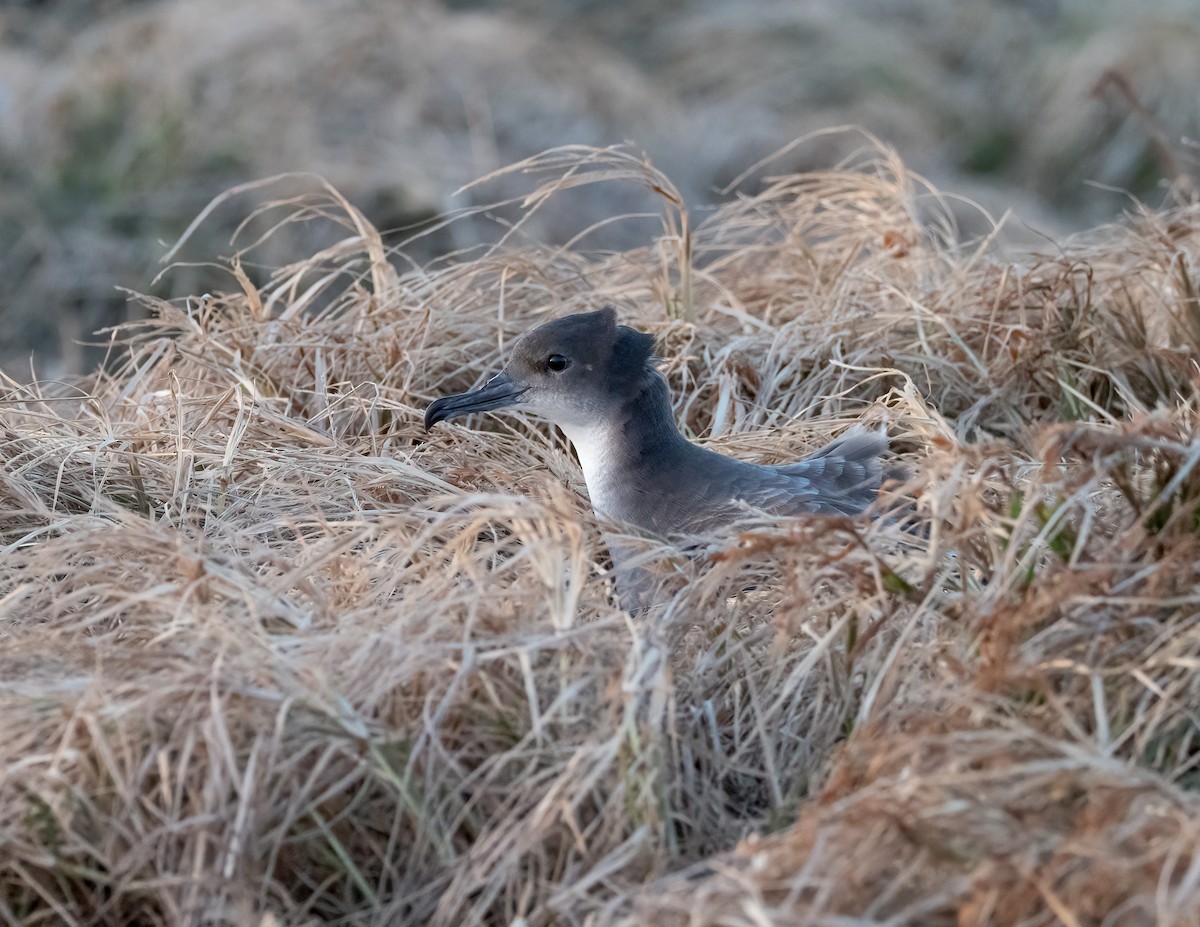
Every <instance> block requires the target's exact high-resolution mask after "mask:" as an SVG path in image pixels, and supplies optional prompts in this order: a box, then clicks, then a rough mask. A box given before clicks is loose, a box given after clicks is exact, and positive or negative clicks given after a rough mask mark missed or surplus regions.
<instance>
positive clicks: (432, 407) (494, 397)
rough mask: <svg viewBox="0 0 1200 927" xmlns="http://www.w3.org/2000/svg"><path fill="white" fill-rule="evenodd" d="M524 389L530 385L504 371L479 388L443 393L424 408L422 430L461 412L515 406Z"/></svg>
mask: <svg viewBox="0 0 1200 927" xmlns="http://www.w3.org/2000/svg"><path fill="white" fill-rule="evenodd" d="M527 389H529V387H527V386H522V385H521V384H519V383H517V382H516V381H515V380H513V378H512V377H510V376H509V375H508V374H507V373H498V374H496V375H495V376H494V377H492V378H491V379H490V380H488V381H487V382H486V383H485V384H483V386H481V387H480V388H479V389H475V390H471V391H470V392H469V393H457V394H456V395H454V396H443V397H442V398H441V399H435V400H434V401H433V402H431V403H430V404H429V408H428V409H426V410H425V430H426V431H428V430H429V429H430V428H432V427H433V426H434V425H436V424H437V423H438V422H445V421H448V420H450V419H452V418H458V417H459V416H460V415H470V414H471V413H472V412H487V411H489V410H491V409H503V408H504V407H505V406H511V405H515V404H516V402H517V400H518V399H519V398H520V397H521V395H522V394H523V393H524V392H525V391H526V390H527Z"/></svg>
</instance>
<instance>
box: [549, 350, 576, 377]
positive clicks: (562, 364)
mask: <svg viewBox="0 0 1200 927" xmlns="http://www.w3.org/2000/svg"><path fill="white" fill-rule="evenodd" d="M546 366H547V367H549V368H550V369H551V370H553V371H554V372H555V373H562V372H563V371H564V370H566V369H567V368H568V367H570V366H571V358H569V357H563V356H562V355H561V354H551V355H550V356H549V357H548V358H546Z"/></svg>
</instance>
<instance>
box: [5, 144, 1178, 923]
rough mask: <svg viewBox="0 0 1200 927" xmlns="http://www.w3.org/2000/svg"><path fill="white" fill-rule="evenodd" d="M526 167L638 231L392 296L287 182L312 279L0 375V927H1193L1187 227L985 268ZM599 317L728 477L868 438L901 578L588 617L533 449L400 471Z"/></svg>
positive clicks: (794, 551) (582, 512) (626, 170)
mask: <svg viewBox="0 0 1200 927" xmlns="http://www.w3.org/2000/svg"><path fill="white" fill-rule="evenodd" d="M514 171H515V172H518V173H519V172H521V171H525V172H529V173H532V174H535V175H536V174H539V172H540V176H542V177H543V178H548V179H544V183H545V186H543V187H542V188H541V189H540V190H539V192H538V193H537V194H535V195H534V196H533V197H531V198H530V200H529V201H528V202H527V204H526V205H527V208H528V209H536V208H539V205H540V204H541V203H543V202H546V201H547V194H552V193H553V190H554V189H555V188H556V187H559V186H563V185H569V184H577V183H581V182H595V183H609V184H622V183H628V182H635V183H640V184H642V185H643V186H644V187H646V188H648V189H649V190H650V191H652V193H651V195H653V196H655V197H658V198H659V199H660V200H661V201H662V204H663V205H662V209H663V212H664V215H665V216H666V217H667V220H666V222H665V224H664V234H663V235H662V236H661V238H659V240H657V241H656V242H654V243H653V244H652V245H650V246H648V247H646V248H644V249H642V250H635V251H628V252H622V253H617V254H609V255H596V254H588V253H586V251H583V250H580V249H579V248H577V247H563V248H543V247H538V246H532V245H528V244H526V243H525V242H523V241H522V240H521V237H520V229H519V227H518V228H517V229H516V230H514V231H513V232H512V233H511V234H510V235H509V236H508V237H507V238H506V240H505V241H504V242H503V243H502V244H501V245H498V246H497V247H494V248H491V249H489V250H487V251H484V252H481V253H473V254H467V255H459V256H458V259H456V260H450V261H445V262H441V263H438V264H434V265H431V266H427V267H412V268H410V267H408V266H407V265H405V263H404V261H403V260H394V261H389V258H388V255H387V254H385V252H384V249H383V247H382V245H381V243H380V240H379V237H378V235H377V234H376V233H375V231H374V230H373V229H372V228H371V227H370V226H369V225H368V224H367V223H366V222H365V220H363V219H362V217H361V216H360V215H358V213H356V212H355V210H353V209H352V208H351V207H349V205H348V204H347V203H346V202H345V201H344V200H342V199H341V198H340V197H339V196H338V195H337V194H336V193H335V192H334V191H332V190H331V189H327V188H322V189H320V190H317V191H316V192H314V194H313V195H312V196H311V197H308V198H307V199H306V200H305V201H304V202H296V201H291V202H288V203H286V204H280V205H278V206H277V207H270V206H269V207H266V212H265V213H264V215H267V216H271V215H274V216H276V217H277V218H278V220H279V221H281V222H282V221H298V220H305V221H335V222H340V223H342V224H343V225H344V227H345V237H344V239H343V240H342V241H341V242H340V243H339V244H338V245H336V246H334V247H331V248H330V249H328V250H326V251H324V252H322V253H320V254H316V255H313V256H311V257H309V258H307V259H304V260H302V261H299V262H298V263H296V264H294V265H292V266H289V267H284V268H281V269H280V270H279V271H278V272H277V273H275V275H274V276H273V278H272V280H271V282H270V283H269V285H267V286H265V287H263V288H261V289H258V288H255V287H254V286H252V285H251V284H250V283H249V281H248V279H247V278H246V276H245V275H244V274H241V273H239V272H238V269H237V264H236V263H235V264H234V265H233V269H232V271H231V276H230V281H231V286H230V290H229V292H228V293H225V294H219V295H197V296H196V297H194V298H192V299H189V300H187V301H185V302H178V303H171V304H167V303H154V304H153V305H152V307H151V308H152V309H153V311H154V318H153V321H151V322H150V323H148V324H146V325H145V326H142V327H141V328H139V329H137V330H129V331H126V332H124V333H123V334H122V337H124V338H126V339H130V340H132V341H133V349H132V352H131V354H130V356H129V359H128V361H127V362H126V363H125V365H124V367H123V368H122V369H121V370H120V371H119V372H118V373H116V374H115V375H112V376H102V377H100V378H98V379H96V380H94V381H92V382H90V383H88V384H86V385H85V386H84V387H83V388H82V389H80V390H79V391H68V390H64V389H62V388H60V387H52V386H50V385H33V386H20V385H18V384H16V383H11V382H10V383H8V384H7V386H6V387H5V390H4V395H3V399H2V404H0V447H2V449H3V456H2V457H0V463H2V466H0V553H2V557H3V561H2V567H0V641H2V646H0V757H2V759H3V767H2V771H0V861H2V863H3V865H2V866H0V920H3V921H4V922H5V923H11V924H30V925H31V924H43V923H44V924H50V923H68V924H202V923H203V924H219V923H229V924H244V923H259V924H272V923H274V924H278V923H288V924H305V923H311V924H315V923H325V922H332V923H340V924H444V925H460V924H497V925H499V924H518V923H519V924H528V925H548V924H585V923H587V924H594V925H604V924H631V925H632V924H645V923H655V924H663V925H668V924H680V925H685V924H686V925H696V927H700V925H764V924H765V925H789V924H796V923H810V924H829V925H833V924H847V923H856V924H868V923H884V922H886V923H890V924H913V925H941V924H945V925H956V927H966V925H980V927H982V925H985V924H1025V925H1040V924H1055V923H1065V924H1080V925H1083V924H1097V925H1099V924H1111V925H1135V924H1136V925H1141V924H1158V925H1185V924H1197V923H1200V915H1198V914H1197V912H1198V911H1200V825H1198V824H1197V820H1198V818H1200V816H1198V815H1197V796H1196V790H1197V786H1198V784H1200V674H1198V673H1197V670H1198V669H1200V575H1198V574H1200V567H1198V566H1197V563H1198V559H1200V557H1198V555H1200V468H1198V467H1197V464H1198V463H1200V437H1198V436H1197V424H1198V422H1197V417H1198V412H1197V398H1196V397H1197V392H1196V384H1197V375H1198V374H1197V366H1196V365H1197V358H1198V357H1200V302H1198V297H1197V291H1196V288H1195V280H1196V279H1197V275H1198V273H1200V209H1198V208H1197V206H1196V205H1195V204H1189V203H1186V202H1181V203H1180V205H1179V206H1178V207H1176V208H1173V209H1171V210H1167V211H1160V212H1152V213H1149V212H1148V213H1144V214H1139V215H1136V216H1133V217H1131V218H1130V219H1129V221H1128V222H1127V223H1126V224H1124V225H1122V226H1120V227H1114V228H1109V229H1102V230H1098V231H1097V232H1095V233H1093V234H1091V235H1089V236H1087V237H1084V238H1081V239H1078V240H1074V241H1070V242H1066V243H1062V244H1059V245H1055V246H1054V247H1053V248H1049V247H1048V248H1047V252H1046V253H1045V254H1041V255H1037V254H1031V255H1020V256H1012V255H1005V254H1003V253H1001V252H999V251H998V250H997V249H996V248H995V247H993V245H992V244H991V243H990V242H989V241H981V242H975V243H969V244H965V245H964V244H960V243H956V239H955V236H954V235H953V230H952V228H951V227H950V220H949V218H948V216H949V215H950V212H949V211H948V210H947V209H945V208H943V207H944V204H943V201H942V199H941V198H940V196H939V195H938V194H937V193H936V191H933V190H931V189H928V188H927V187H926V186H925V185H924V184H923V183H922V182H921V181H920V179H919V178H916V177H913V176H911V175H910V174H908V173H907V172H906V171H905V170H904V168H903V167H902V165H900V164H899V163H898V162H897V161H896V160H895V159H894V158H892V157H891V156H889V155H888V154H887V153H886V152H882V151H880V150H878V149H871V150H869V151H868V152H867V153H866V154H864V155H863V156H862V157H860V158H859V159H858V160H856V161H854V162H853V163H850V164H847V165H845V166H844V167H843V169H839V170H836V171H830V172H827V173H822V174H806V175H796V176H786V177H782V178H780V179H778V180H776V181H774V182H771V183H768V184H765V185H764V187H763V189H762V192H760V193H757V194H754V195H748V196H746V197H743V198H741V199H739V200H737V201H736V202H734V203H732V204H731V205H729V206H727V207H725V208H723V209H721V210H720V211H718V212H716V213H714V214H712V215H710V216H708V217H707V218H705V219H704V221H700V222H697V221H696V220H695V217H688V216H687V215H686V213H685V212H683V211H682V210H681V209H680V207H679V205H678V202H677V201H675V200H676V198H675V197H673V195H672V188H671V187H670V184H669V180H668V179H667V178H665V177H663V176H661V175H659V174H657V173H656V172H655V171H654V170H653V168H651V167H650V166H649V165H644V164H642V163H640V161H639V160H638V159H636V158H633V157H631V156H629V155H627V154H625V153H622V152H613V151H603V152H602V151H594V150H585V149H576V150H570V151H558V152H551V153H549V154H547V155H545V156H542V157H540V158H537V159H534V160H532V161H530V162H525V163H523V164H522V165H518V166H517V167H516V168H514ZM510 179H511V178H510ZM219 208H222V209H230V208H233V207H232V205H231V204H229V203H223V204H220V206H219ZM243 244H247V243H243ZM584 245H586V240H585V241H584ZM252 259H253V251H252V250H250V251H247V252H246V253H244V254H242V256H241V260H244V261H249V260H252ZM396 267H400V268H401V270H399V271H398V270H396V269H395V268H396ZM606 301H613V302H616V303H617V304H618V305H620V306H621V307H622V308H623V311H624V313H625V315H626V317H627V319H628V320H630V321H632V322H633V323H634V324H637V325H639V326H643V327H646V328H648V329H651V330H653V331H655V332H656V333H658V334H659V335H660V338H661V343H662V345H663V347H662V353H663V356H664V369H665V370H666V373H667V375H668V376H669V378H670V380H671V382H672V384H673V386H674V394H675V396H676V398H677V402H678V411H679V415H680V418H681V420H682V421H684V422H685V423H686V424H687V426H688V427H689V428H690V429H691V430H692V431H693V432H694V433H695V434H697V435H698V436H701V437H702V438H703V439H705V440H710V441H713V442H714V443H717V444H719V445H720V446H721V447H722V448H723V449H724V450H726V451H729V452H732V453H737V454H741V455H745V456H747V457H750V458H754V459H759V460H765V461H777V460H782V459H786V458H789V457H794V456H798V455H799V454H801V453H803V452H804V451H806V450H807V449H810V448H812V447H814V446H817V445H819V444H820V443H822V442H824V441H825V440H827V439H828V438H829V436H830V435H831V434H833V433H835V432H836V431H838V430H840V429H841V428H842V427H844V426H845V425H846V424H848V423H850V422H852V421H879V420H882V419H886V420H887V421H888V422H889V425H890V428H891V430H892V433H893V435H894V437H895V439H896V445H897V448H898V449H899V451H900V452H901V456H902V457H903V459H904V462H905V463H906V464H907V465H908V466H909V468H910V470H911V471H912V473H913V479H912V481H911V483H910V485H909V487H908V491H909V492H910V493H911V494H912V495H914V496H915V498H916V505H917V507H918V510H919V512H920V513H921V515H922V517H923V518H924V519H926V520H927V521H928V524H929V526H930V527H929V537H928V539H927V540H926V539H919V538H916V537H913V536H907V535H903V533H902V532H898V531H897V530H896V529H895V528H894V527H893V526H891V525H890V524H889V523H888V522H887V521H885V520H879V521H876V522H874V523H872V524H870V525H866V524H862V523H858V522H852V521H837V520H828V521H817V522H808V523H796V524H781V525H778V526H775V527H773V528H771V529H770V530H764V531H762V532H757V533H752V534H746V535H742V536H739V537H734V538H724V539H713V545H712V547H711V549H710V550H709V551H708V554H707V555H706V556H705V557H704V558H702V559H700V560H695V559H689V558H687V557H685V556H683V555H682V554H681V553H680V552H676V551H672V550H669V549H664V548H660V547H650V548H648V550H647V556H648V557H653V558H667V559H669V560H672V561H673V562H674V565H675V567H676V570H677V577H678V579H677V581H676V583H675V585H674V586H672V590H673V591H672V592H671V596H670V598H669V599H667V600H665V604H664V607H663V608H662V609H661V614H659V615H658V616H657V617H656V618H655V619H654V620H653V621H648V622H637V621H633V620H631V619H630V618H629V617H628V616H626V615H625V614H623V613H622V612H620V611H619V609H618V608H617V607H616V605H615V603H614V601H613V599H612V597H611V594H610V592H609V589H608V587H607V584H606V582H605V579H604V576H603V567H604V561H605V555H604V551H603V549H602V547H601V545H600V542H599V535H598V532H597V529H596V525H595V523H594V520H593V518H592V516H591V514H590V510H589V509H588V507H587V504H586V500H585V499H584V497H583V496H582V495H581V490H582V481H581V479H580V476H579V473H578V471H577V469H576V467H575V465H574V463H573V462H572V460H571V459H570V456H569V452H568V451H567V449H566V447H565V445H564V444H563V442H562V439H561V438H559V437H557V436H554V435H551V434H550V433H549V432H548V430H547V429H545V428H543V427H540V426H538V425H536V424H535V423H528V422H519V421H516V420H514V419H506V420H503V421H502V420H500V419H489V420H486V421H478V422H475V423H473V427H471V428H469V429H468V428H459V427H452V428H448V429H445V430H439V431H438V432H437V433H435V434H433V435H431V436H426V435H424V434H423V433H422V432H421V429H420V420H421V412H422V409H423V407H424V405H425V404H426V403H427V402H428V401H429V400H430V399H431V398H433V397H435V396H437V395H440V394H443V393H445V392H447V391H449V390H453V389H460V388H465V387H467V386H469V385H471V384H472V383H474V382H477V381H478V380H479V379H480V378H482V377H483V376H485V375H487V373H488V372H489V371H491V370H494V369H495V367H496V365H497V362H498V360H499V358H500V357H501V355H502V353H503V349H504V345H505V343H506V341H507V340H509V339H511V338H512V337H513V336H514V335H516V334H517V333H519V332H521V331H523V330H525V329H526V328H528V327H529V326H531V325H533V324H536V323H537V322H540V321H542V320H544V319H546V318H548V317H552V316H555V315H559V314H562V313H565V312H569V311H574V310H579V309H584V308H592V307H595V306H598V305H599V304H600V303H602V302H606Z"/></svg>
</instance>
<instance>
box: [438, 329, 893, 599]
mask: <svg viewBox="0 0 1200 927" xmlns="http://www.w3.org/2000/svg"><path fill="white" fill-rule="evenodd" d="M654 351H655V339H654V337H653V336H652V335H650V334H647V333H645V332H640V331H637V330H636V329H634V328H631V327H629V326H627V325H622V324H620V323H619V321H618V313H617V310H616V309H615V308H614V307H612V306H604V307H603V308H601V309H599V310H596V311H593V312H580V313H575V314H572V315H566V316H563V317H560V318H557V319H554V320H552V321H549V322H546V323H544V324H542V325H539V326H538V327H536V328H534V329H531V330H530V331H528V332H526V333H525V334H524V335H522V336H521V337H520V338H519V339H518V340H517V341H516V343H515V344H514V345H513V348H512V351H511V353H510V356H509V358H508V362H507V363H506V364H505V366H504V368H503V369H502V370H501V371H500V372H499V373H497V374H496V375H495V376H493V377H492V378H491V379H490V380H488V381H487V382H486V383H485V384H484V385H483V386H482V387H480V388H479V389H475V390H471V391H469V392H464V393H458V394H455V395H452V396H444V397H442V398H440V399H437V400H435V401H434V402H432V403H431V404H430V405H429V406H428V408H427V409H426V411H425V430H426V431H429V430H430V429H432V428H433V427H434V426H435V425H437V424H438V423H439V422H445V421H449V420H451V419H455V418H459V417H461V416H465V415H469V414H471V413H476V412H488V411H497V410H501V409H513V410H517V411H521V412H527V413H530V414H532V415H534V416H537V417H540V418H543V419H546V420H548V421H550V422H551V423H553V424H554V425H556V426H558V428H559V429H560V430H561V431H562V432H563V434H564V435H566V437H567V440H568V441H570V443H571V446H572V447H573V448H574V449H575V453H576V456H577V457H578V459H579V465H580V467H581V468H582V470H583V476H584V482H585V484H586V486H587V492H588V496H589V499H590V501H591V505H592V509H593V510H594V511H595V513H596V515H597V516H599V517H600V518H601V519H602V520H604V521H607V522H611V523H616V524H619V525H624V526H626V527H628V528H631V529H634V531H635V532H637V533H641V534H648V535H651V536H654V537H658V538H663V539H667V540H672V541H678V540H680V539H687V538H695V537H697V536H702V535H706V534H711V533H713V532H722V531H727V530H729V529H731V528H733V527H735V526H736V525H737V524H738V523H739V522H745V521H746V520H747V519H748V518H751V517H753V516H755V515H757V516H759V517H761V516H768V517H778V516H794V515H847V516H853V515H858V514H860V513H862V512H864V511H865V510H866V509H867V508H868V507H869V506H870V505H871V503H872V502H873V501H874V500H875V498H876V496H877V494H878V490H879V488H880V486H881V484H882V482H883V480H884V478H885V476H886V475H887V472H888V471H887V469H886V467H885V465H884V463H883V459H882V458H883V455H884V454H885V453H886V452H887V450H888V440H887V437H886V434H885V433H884V432H882V431H874V430H868V429H864V428H861V427H860V428H855V429H852V430H851V431H849V432H847V433H846V434H844V435H843V436H841V437H840V438H838V439H837V440H834V441H833V442H831V443H829V444H827V445H825V446H824V447H822V448H821V449H819V450H818V451H816V452H815V453H814V454H812V455H810V456H808V457H805V458H803V459H801V460H799V461H796V462H794V463H786V464H781V465H765V464H757V463H750V462H748V461H744V460H739V459H737V458H734V457H730V456H727V455H725V454H721V453H718V452H716V451H714V450H711V449H709V448H706V447H702V446H700V445H698V444H695V443H693V442H692V441H690V440H688V438H687V437H685V436H684V435H683V434H682V433H681V432H680V431H679V428H678V427H677V425H676V422H675V418H674V413H673V411H672V406H671V397H670V392H669V390H668V387H667V382H666V379H665V378H664V377H663V375H662V374H661V372H660V371H659V370H658V369H657V367H656V365H655V364H656V361H657V358H656V357H655V353H654ZM606 540H608V542H609V549H610V554H612V555H613V558H614V561H616V560H618V559H619V557H618V550H617V549H616V548H617V547H620V546H621V545H619V544H615V543H614V542H613V539H612V537H611V536H609V535H608V534H606ZM618 585H620V584H618ZM626 585H627V586H630V585H631V584H630V583H627V584H626ZM632 585H638V584H637V583H633V584H632ZM643 592H644V590H638V589H635V590H633V592H632V593H631V595H632V597H634V598H641V597H642V594H643ZM618 597H619V598H621V599H622V600H623V601H624V599H625V598H626V596H623V595H621V593H620V589H618Z"/></svg>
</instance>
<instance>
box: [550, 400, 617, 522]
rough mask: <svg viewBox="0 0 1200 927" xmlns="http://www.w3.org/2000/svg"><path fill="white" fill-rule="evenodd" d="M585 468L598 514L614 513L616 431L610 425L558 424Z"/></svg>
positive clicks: (611, 514)
mask: <svg viewBox="0 0 1200 927" xmlns="http://www.w3.org/2000/svg"><path fill="white" fill-rule="evenodd" d="M558 427H559V428H561V429H562V431H563V434H565V435H566V436H567V440H568V441H570V442H571V446H572V447H574V448H575V454H576V456H578V457H579V466H580V467H581V468H582V469H583V480H584V482H585V483H587V489H588V498H590V499H591V501H592V508H593V509H594V510H595V512H596V514H597V515H602V516H605V517H608V518H611V517H613V513H612V512H611V511H610V509H611V502H612V497H613V489H614V481H615V477H616V472H615V471H616V463H617V459H618V457H617V455H616V453H615V445H614V441H616V440H617V435H616V433H615V431H616V429H614V428H613V427H612V426H611V425H609V424H607V423H599V422H597V423H595V424H590V425H561V424H560V425H559V426H558Z"/></svg>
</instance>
